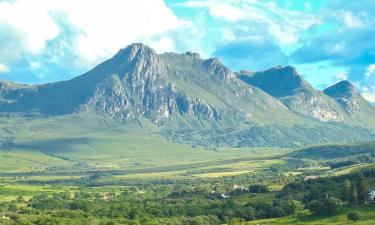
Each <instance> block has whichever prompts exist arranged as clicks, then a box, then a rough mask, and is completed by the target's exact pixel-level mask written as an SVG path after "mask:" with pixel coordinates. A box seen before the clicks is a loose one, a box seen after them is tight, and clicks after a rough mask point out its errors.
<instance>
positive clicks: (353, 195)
mask: <svg viewBox="0 0 375 225" xmlns="http://www.w3.org/2000/svg"><path fill="white" fill-rule="evenodd" d="M348 201H349V203H350V205H357V204H358V192H357V187H356V186H355V185H354V184H353V183H352V184H351V185H350V190H349V198H348Z"/></svg>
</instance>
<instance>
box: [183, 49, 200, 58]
mask: <svg viewBox="0 0 375 225" xmlns="http://www.w3.org/2000/svg"><path fill="white" fill-rule="evenodd" d="M184 55H185V56H187V57H191V58H194V59H201V56H200V55H199V53H197V52H190V51H187V52H186V53H184Z"/></svg>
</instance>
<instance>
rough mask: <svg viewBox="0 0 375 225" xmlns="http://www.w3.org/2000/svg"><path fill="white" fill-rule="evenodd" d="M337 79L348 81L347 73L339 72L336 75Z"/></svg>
mask: <svg viewBox="0 0 375 225" xmlns="http://www.w3.org/2000/svg"><path fill="white" fill-rule="evenodd" d="M336 76H337V79H339V80H347V79H348V72H339V73H337V75H336Z"/></svg>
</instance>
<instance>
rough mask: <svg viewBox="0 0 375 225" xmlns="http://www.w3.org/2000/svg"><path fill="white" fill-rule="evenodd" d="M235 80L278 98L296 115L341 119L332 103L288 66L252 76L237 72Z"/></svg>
mask: <svg viewBox="0 0 375 225" xmlns="http://www.w3.org/2000/svg"><path fill="white" fill-rule="evenodd" d="M238 78H239V79H241V80H243V81H244V82H246V83H248V84H251V85H254V86H257V87H259V88H260V89H262V90H264V91H265V92H267V93H268V94H270V95H271V96H273V97H275V98H277V99H279V100H280V101H281V102H282V103H283V104H284V105H285V106H287V107H288V108H289V109H290V110H292V111H293V112H296V113H298V114H299V115H302V116H306V117H311V118H315V119H318V120H320V121H340V120H343V118H344V115H343V112H342V111H341V108H340V107H339V106H338V104H337V103H336V102H335V101H333V100H332V99H330V98H329V97H327V96H325V95H324V94H323V93H322V92H321V91H318V90H316V89H314V88H313V87H312V86H311V85H310V84H309V83H308V82H307V81H305V80H304V79H303V78H302V77H301V76H300V74H299V73H298V72H297V70H296V69H295V68H293V67H291V66H286V67H274V68H271V69H269V70H265V71H262V72H256V73H252V74H249V73H248V74H246V73H239V74H238Z"/></svg>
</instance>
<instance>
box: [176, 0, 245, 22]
mask: <svg viewBox="0 0 375 225" xmlns="http://www.w3.org/2000/svg"><path fill="white" fill-rule="evenodd" d="M183 5H184V6H187V7H199V8H208V10H209V12H210V14H211V15H212V16H214V17H218V18H223V19H226V20H229V21H233V22H234V21H238V20H241V19H244V18H246V14H245V12H244V11H243V10H242V9H240V8H238V7H236V6H233V5H230V4H227V3H224V2H222V3H221V2H214V1H188V2H186V3H185V4H183Z"/></svg>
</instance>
